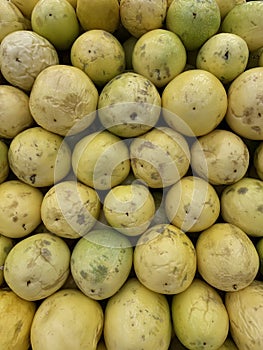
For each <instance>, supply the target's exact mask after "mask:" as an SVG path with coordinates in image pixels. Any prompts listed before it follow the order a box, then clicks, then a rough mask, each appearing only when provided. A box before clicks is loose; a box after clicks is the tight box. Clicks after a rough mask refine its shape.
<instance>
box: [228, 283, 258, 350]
mask: <svg viewBox="0 0 263 350" xmlns="http://www.w3.org/2000/svg"><path fill="white" fill-rule="evenodd" d="M225 305H226V309H227V312H228V315H229V321H230V333H231V336H232V338H233V339H234V341H235V343H236V345H237V347H238V349H239V350H245V349H249V350H260V349H262V347H263V331H262V323H263V311H262V310H263V282H262V281H257V280H255V281H253V282H252V283H251V284H250V285H249V286H247V287H246V288H243V289H241V290H239V291H237V292H234V293H233V292H228V293H226V296H225Z"/></svg>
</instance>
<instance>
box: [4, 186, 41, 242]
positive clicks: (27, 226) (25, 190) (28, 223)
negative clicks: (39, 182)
mask: <svg viewBox="0 0 263 350" xmlns="http://www.w3.org/2000/svg"><path fill="white" fill-rule="evenodd" d="M42 199H43V194H42V192H41V191H40V190H39V189H38V188H35V187H32V186H30V185H29V184H26V183H24V182H23V181H20V180H9V181H5V182H3V183H1V184H0V233H1V234H3V235H4V236H6V237H10V238H21V237H24V236H26V235H28V234H29V233H31V232H32V231H33V230H34V229H35V228H36V227H37V226H38V225H39V224H40V223H41V217H40V207H41V203H42Z"/></svg>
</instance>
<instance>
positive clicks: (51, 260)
mask: <svg viewBox="0 0 263 350" xmlns="http://www.w3.org/2000/svg"><path fill="white" fill-rule="evenodd" d="M69 264H70V250H69V247H68V245H67V243H66V242H65V241H64V240H62V239H61V238H59V237H56V236H55V235H53V234H50V233H37V234H33V235H31V236H29V237H26V238H24V239H23V240H21V241H19V242H18V243H17V244H15V245H14V247H13V248H12V249H11V250H10V252H9V254H8V255H7V257H6V260H5V265H4V278H5V281H6V283H7V285H8V286H9V287H10V289H11V290H13V291H14V292H15V293H16V294H17V295H18V296H20V297H21V298H23V299H25V300H30V301H34V300H41V299H44V298H46V297H48V296H49V295H51V294H53V293H54V292H56V291H57V290H59V289H60V288H61V287H62V286H63V284H64V283H65V281H66V279H67V277H68V275H69Z"/></svg>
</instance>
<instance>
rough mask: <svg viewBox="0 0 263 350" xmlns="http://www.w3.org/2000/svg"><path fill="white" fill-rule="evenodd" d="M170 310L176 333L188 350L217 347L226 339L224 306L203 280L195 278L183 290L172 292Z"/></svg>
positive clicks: (226, 320) (226, 324)
mask: <svg viewBox="0 0 263 350" xmlns="http://www.w3.org/2000/svg"><path fill="white" fill-rule="evenodd" d="M171 311H172V319H173V327H174V331H175V334H176V335H177V337H178V338H179V340H180V341H181V343H182V344H183V345H184V346H185V347H186V348H187V349H189V350H205V349H209V350H217V349H218V348H219V347H220V346H221V345H222V344H223V343H224V341H225V340H226V338H227V335H228V330H229V318H228V314H227V311H226V308H225V306H224V304H223V301H222V299H221V297H220V295H219V294H218V292H217V291H216V290H215V289H214V288H212V287H211V286H210V285H209V284H207V283H206V282H204V281H202V280H200V279H197V278H196V279H194V281H193V282H192V283H191V285H190V286H189V287H188V288H187V289H186V290H185V291H183V292H182V293H179V294H176V295H174V296H173V299H172V305H171Z"/></svg>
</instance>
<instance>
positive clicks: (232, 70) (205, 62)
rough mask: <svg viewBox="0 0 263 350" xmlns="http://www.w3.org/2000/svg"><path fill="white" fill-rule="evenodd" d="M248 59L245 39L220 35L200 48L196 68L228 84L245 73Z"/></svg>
mask: <svg viewBox="0 0 263 350" xmlns="http://www.w3.org/2000/svg"><path fill="white" fill-rule="evenodd" d="M248 57H249V50H248V46H247V43H246V42H245V40H244V39H242V38H241V37H240V36H238V35H236V34H232V33H219V34H216V35H214V36H212V37H211V38H209V39H208V40H207V41H206V42H205V43H204V44H203V46H202V47H201V48H200V50H199V52H198V55H197V58H196V67H197V68H199V69H204V70H207V71H208V72H210V73H212V74H214V75H215V76H216V77H217V78H218V79H219V80H221V81H222V83H224V84H226V83H229V82H231V81H232V80H234V79H235V78H236V77H237V76H238V75H239V74H241V73H242V72H244V70H245V69H246V66H247V62H248Z"/></svg>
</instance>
